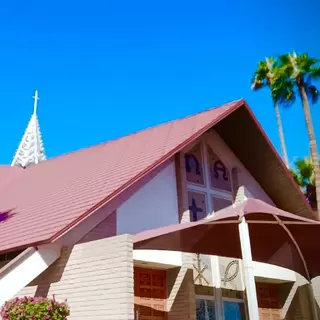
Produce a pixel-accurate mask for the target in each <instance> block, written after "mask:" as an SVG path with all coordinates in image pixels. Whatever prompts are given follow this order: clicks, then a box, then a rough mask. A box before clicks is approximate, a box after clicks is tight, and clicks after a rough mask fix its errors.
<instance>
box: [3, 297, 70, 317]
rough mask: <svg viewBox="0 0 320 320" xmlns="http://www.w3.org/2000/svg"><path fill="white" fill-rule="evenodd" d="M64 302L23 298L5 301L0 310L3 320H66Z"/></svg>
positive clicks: (66, 310)
mask: <svg viewBox="0 0 320 320" xmlns="http://www.w3.org/2000/svg"><path fill="white" fill-rule="evenodd" d="M69 314H70V312H69V308H68V306H67V304H66V302H57V301H56V300H55V299H54V297H53V299H47V298H33V297H23V298H16V299H13V300H10V301H7V302H6V303H5V304H4V306H3V307H2V309H1V317H2V319H3V320H31V319H33V320H66V319H67V317H68V316H69Z"/></svg>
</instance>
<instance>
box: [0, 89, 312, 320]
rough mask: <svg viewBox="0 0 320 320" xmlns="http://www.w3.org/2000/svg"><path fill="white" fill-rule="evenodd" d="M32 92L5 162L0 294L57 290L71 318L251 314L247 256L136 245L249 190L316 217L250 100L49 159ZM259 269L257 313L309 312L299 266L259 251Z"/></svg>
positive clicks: (306, 315) (304, 315) (162, 319)
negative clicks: (18, 138)
mask: <svg viewBox="0 0 320 320" xmlns="http://www.w3.org/2000/svg"><path fill="white" fill-rule="evenodd" d="M36 103H37V93H36V95H35V108H34V109H35V110H34V113H33V115H32V117H31V120H30V122H29V124H28V127H27V130H26V132H25V134H24V136H23V139H22V142H21V143H20V145H19V148H18V150H17V153H16V155H15V157H14V159H13V162H12V165H11V166H2V167H0V176H1V184H2V185H1V190H2V196H3V197H2V199H0V210H1V213H0V214H1V215H2V218H3V219H2V222H1V223H0V230H1V232H0V288H1V290H0V303H1V304H3V302H4V301H6V300H7V299H11V298H12V297H15V296H24V295H31V296H52V295H55V298H56V299H58V300H59V299H61V300H64V299H67V301H68V303H69V306H70V310H71V316H70V319H71V320H82V319H101V320H102V319H105V320H107V319H110V320H118V319H119V320H133V319H135V320H181V319H192V320H212V319H225V320H229V319H247V318H248V313H247V305H246V295H245V285H244V280H243V271H242V270H243V266H242V261H241V260H238V259H233V258H229V257H228V258H227V257H218V256H207V255H199V254H198V255H197V254H190V253H184V252H170V251H160V250H159V251H157V250H134V247H133V246H134V244H133V237H134V235H135V234H137V233H139V232H142V231H145V230H151V229H155V228H158V227H162V226H167V225H171V224H178V223H184V222H186V221H198V220H200V219H205V218H206V217H207V216H208V215H211V214H214V213H215V212H217V211H219V210H221V209H223V208H226V207H228V206H230V205H232V204H233V203H235V202H239V201H246V199H248V198H256V199H260V200H263V201H264V202H266V203H268V204H271V205H273V206H277V207H279V208H281V209H283V210H286V211H290V212H292V213H295V214H299V215H301V216H305V217H312V211H311V209H310V207H309V206H308V204H307V203H306V201H305V199H304V198H303V195H302V194H301V192H300V190H299V189H298V188H297V186H296V185H295V184H294V182H293V180H292V179H291V177H290V175H289V172H288V170H287V169H286V167H285V166H284V164H283V163H282V161H281V160H280V158H279V156H278V155H277V154H276V152H275V150H274V148H273V147H272V145H271V143H270V141H269V140H268V138H267V137H266V135H265V133H264V132H263V130H262V128H261V126H260V125H259V123H258V122H257V120H256V119H255V117H254V115H253V114H252V112H251V110H250V108H249V107H248V105H247V104H246V102H245V101H244V100H239V101H235V102H232V103H229V104H227V105H224V106H221V107H219V108H214V109H210V110H208V111H206V112H203V113H199V114H196V115H193V116H190V117H187V118H184V119H180V120H176V121H173V122H170V123H166V124H163V125H160V126H157V127H154V128H151V129H147V130H144V131H141V132H138V133H135V134H133V135H130V136H127V137H123V138H121V139H118V140H115V141H111V142H108V143H105V144H101V145H98V146H95V147H91V148H88V149H84V150H80V151H78V152H74V153H70V154H67V155H63V156H60V157H57V158H54V159H49V160H46V157H45V153H44V147H43V143H42V138H41V133H40V127H39V122H38V118H37V114H36ZM274 181H278V182H279V183H274ZM26 186H29V187H28V188H26ZM213 241H220V242H221V245H223V241H224V239H213ZM254 275H255V282H256V288H257V298H258V304H259V312H260V319H311V306H310V303H309V298H310V296H309V292H308V287H307V286H306V283H307V282H306V280H305V279H304V278H303V277H302V276H300V275H299V274H297V273H295V272H293V271H291V270H288V269H284V268H281V267H278V266H274V265H268V264H264V263H259V262H254ZM317 288H318V286H317V281H316V282H315V283H314V290H315V296H316V298H318V295H317V294H318V292H317Z"/></svg>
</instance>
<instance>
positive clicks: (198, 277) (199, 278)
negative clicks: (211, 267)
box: [193, 254, 210, 285]
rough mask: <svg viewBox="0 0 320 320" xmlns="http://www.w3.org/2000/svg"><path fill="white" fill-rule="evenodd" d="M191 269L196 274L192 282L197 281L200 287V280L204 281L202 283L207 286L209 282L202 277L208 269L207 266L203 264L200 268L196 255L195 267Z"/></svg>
mask: <svg viewBox="0 0 320 320" xmlns="http://www.w3.org/2000/svg"><path fill="white" fill-rule="evenodd" d="M193 268H194V269H195V271H197V272H198V274H197V276H196V277H195V278H194V282H195V283H196V282H197V281H199V284H200V285H202V280H204V282H205V283H206V284H207V285H209V284H210V283H209V281H208V280H207V279H206V278H205V276H204V275H203V274H204V272H205V271H206V270H207V269H208V266H207V265H206V264H205V265H204V266H203V268H201V258H200V254H197V265H193Z"/></svg>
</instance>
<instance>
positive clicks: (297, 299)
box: [281, 283, 320, 320]
mask: <svg viewBox="0 0 320 320" xmlns="http://www.w3.org/2000/svg"><path fill="white" fill-rule="evenodd" d="M285 297H287V300H289V305H288V306H286V305H284V308H283V319H285V320H300V319H312V311H311V303H310V295H309V288H308V285H307V284H304V285H300V286H298V285H297V284H293V283H288V284H282V289H281V298H283V299H284V298H285ZM319 311H320V309H319V308H318V314H320V313H319Z"/></svg>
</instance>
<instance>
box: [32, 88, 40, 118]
mask: <svg viewBox="0 0 320 320" xmlns="http://www.w3.org/2000/svg"><path fill="white" fill-rule="evenodd" d="M32 98H33V99H34V103H33V113H34V114H36V113H37V105H38V100H40V98H39V96H38V90H36V91H35V93H34V96H33V97H32Z"/></svg>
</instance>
